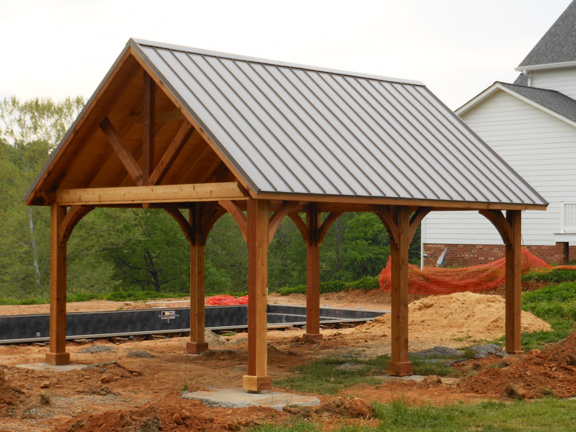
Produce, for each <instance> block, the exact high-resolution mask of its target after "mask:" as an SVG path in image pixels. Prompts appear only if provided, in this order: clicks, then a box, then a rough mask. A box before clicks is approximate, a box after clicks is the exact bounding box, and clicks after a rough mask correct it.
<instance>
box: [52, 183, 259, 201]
mask: <svg viewBox="0 0 576 432" xmlns="http://www.w3.org/2000/svg"><path fill="white" fill-rule="evenodd" d="M246 199H248V196H247V194H246V191H245V190H244V188H243V187H242V186H240V185H239V184H238V183H237V182H228V183H200V184H180V185H160V186H130V187H114V188H88V189H66V190H60V191H57V192H56V202H57V203H58V204H60V205H66V206H72V205H91V206H100V205H102V206H104V205H117V204H158V203H185V202H200V201H221V200H246Z"/></svg>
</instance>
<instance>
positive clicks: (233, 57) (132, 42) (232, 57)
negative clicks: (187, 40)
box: [128, 38, 425, 86]
mask: <svg viewBox="0 0 576 432" xmlns="http://www.w3.org/2000/svg"><path fill="white" fill-rule="evenodd" d="M128 45H131V46H135V45H136V46H140V45H144V46H150V47H155V48H163V49H168V50H173V51H182V52H187V53H196V54H201V55H205V56H210V57H220V58H227V59H230V60H237V61H245V62H256V63H261V64H267V65H272V66H280V67H287V68H292V69H302V70H307V71H315V72H327V73H331V74H337V75H342V76H350V77H359V78H365V79H373V80H377V81H385V82H390V83H397V84H408V85H415V86H425V84H424V83H423V82H422V81H416V80H408V79H403V78H393V77H386V76H381V75H372V74H366V73H361V72H352V71H345V70H339V69H331V68H324V67H318V66H312V65H305V64H299V63H290V62H284V61H280V60H271V59H264V58H259V57H251V56H243V55H238V54H232V53H226V52H222V51H213V50H206V49H202V48H195V47H188V46H185V45H175V44H168V43H164V42H155V41H150V40H145V39H138V38H131V39H130V40H129V41H128Z"/></svg>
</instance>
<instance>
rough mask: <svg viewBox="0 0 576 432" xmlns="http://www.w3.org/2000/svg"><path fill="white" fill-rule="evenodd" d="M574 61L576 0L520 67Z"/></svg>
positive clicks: (575, 54) (575, 52) (575, 55)
mask: <svg viewBox="0 0 576 432" xmlns="http://www.w3.org/2000/svg"><path fill="white" fill-rule="evenodd" d="M573 61H576V0H573V1H572V2H571V3H570V4H569V5H568V7H567V8H566V9H565V10H564V12H562V14H561V15H560V16H559V17H558V19H557V20H556V21H555V22H554V24H552V26H551V27H550V28H549V29H548V30H547V31H546V33H545V34H544V36H542V38H541V39H540V40H539V41H538V43H537V44H536V45H535V46H534V48H532V50H531V51H530V52H529V53H528V55H527V56H526V57H525V58H524V60H522V62H521V63H520V65H518V68H522V67H524V66H536V65H548V66H549V65H552V64H556V63H567V62H573Z"/></svg>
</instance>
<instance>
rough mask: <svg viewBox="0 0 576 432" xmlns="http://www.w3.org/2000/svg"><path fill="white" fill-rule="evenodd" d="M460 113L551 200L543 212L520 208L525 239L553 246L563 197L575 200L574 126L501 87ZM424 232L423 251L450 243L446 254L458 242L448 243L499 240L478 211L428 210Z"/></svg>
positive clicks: (551, 257)
mask: <svg viewBox="0 0 576 432" xmlns="http://www.w3.org/2000/svg"><path fill="white" fill-rule="evenodd" d="M462 118H463V120H464V121H465V122H466V123H467V124H468V126H470V128H471V129H472V130H474V131H475V132H476V133H477V134H478V135H479V136H480V137H481V138H482V139H483V140H484V141H486V143H488V144H489V145H490V146H491V147H492V149H494V151H495V152H496V153H498V154H499V155H500V156H501V157H502V158H503V159H504V160H506V162H508V164H509V165H511V166H512V168H514V169H515V170H516V171H517V172H518V173H519V174H520V175H521V176H522V177H523V178H524V179H525V180H526V181H527V182H528V183H529V184H530V185H531V186H532V187H534V188H535V189H536V190H537V191H538V192H539V193H540V194H541V195H542V196H543V197H544V198H545V199H546V200H547V201H548V202H549V203H550V205H549V206H548V210H547V211H546V212H540V211H525V212H524V213H523V214H522V222H523V224H522V241H523V244H524V245H531V246H543V247H552V248H557V246H556V242H557V241H558V239H557V238H555V236H554V233H557V232H559V231H560V228H561V213H560V212H561V203H562V202H564V201H576V187H575V185H576V128H574V127H573V126H571V125H569V124H567V123H565V122H563V121H562V120H560V119H557V118H555V117H553V116H551V115H549V114H547V113H545V112H544V111H541V110H540V109H538V108H536V107H534V106H532V105H530V104H528V103H526V102H524V101H522V100H520V99H518V98H516V97H514V96H512V95H509V94H508V93H505V92H503V91H499V92H497V93H495V94H494V95H492V96H490V97H489V98H487V99H486V100H484V101H482V103H480V104H479V105H477V106H476V107H474V108H473V109H471V110H470V111H468V112H466V113H464V114H463V115H462ZM422 232H423V237H422V238H423V243H424V252H425V253H428V252H427V247H428V245H441V247H448V249H449V254H450V249H457V248H454V247H452V248H451V247H450V246H449V245H501V244H502V240H501V238H500V236H499V235H498V232H497V231H496V229H495V228H494V227H493V226H492V224H491V223H490V222H488V220H486V219H485V218H484V217H483V216H481V215H479V214H478V213H476V212H452V211H451V212H436V213H431V214H430V215H428V216H427V217H426V219H425V222H424V224H423V228H422ZM428 249H430V248H428ZM543 251H544V249H542V250H541V251H540V252H541V253H543ZM546 254H547V255H549V257H548V259H547V260H548V261H550V262H557V261H558V259H559V255H558V253H557V251H555V249H554V250H551V251H549V252H546ZM491 255H493V253H491ZM543 259H545V258H543ZM470 263H478V260H476V259H474V260H471V261H470Z"/></svg>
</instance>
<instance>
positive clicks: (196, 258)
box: [186, 203, 208, 354]
mask: <svg viewBox="0 0 576 432" xmlns="http://www.w3.org/2000/svg"><path fill="white" fill-rule="evenodd" d="M202 216H203V215H202V209H201V208H200V204H199V203H196V204H194V205H193V207H192V208H191V209H190V213H189V225H190V226H191V227H192V228H193V234H194V237H193V241H192V242H191V243H190V341H189V342H188V343H187V344H186V351H187V352H189V353H191V354H199V353H201V352H204V351H206V350H207V349H208V343H206V340H205V336H204V335H205V320H206V318H205V316H206V315H205V314H206V312H205V310H206V309H205V306H204V300H205V299H204V298H205V264H204V257H205V252H204V246H205V243H204V242H203V241H202V238H203V237H204V236H203V235H202V224H201V222H200V221H201V219H202Z"/></svg>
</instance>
